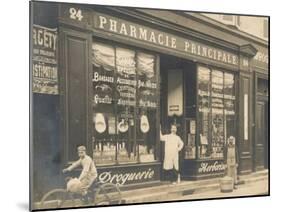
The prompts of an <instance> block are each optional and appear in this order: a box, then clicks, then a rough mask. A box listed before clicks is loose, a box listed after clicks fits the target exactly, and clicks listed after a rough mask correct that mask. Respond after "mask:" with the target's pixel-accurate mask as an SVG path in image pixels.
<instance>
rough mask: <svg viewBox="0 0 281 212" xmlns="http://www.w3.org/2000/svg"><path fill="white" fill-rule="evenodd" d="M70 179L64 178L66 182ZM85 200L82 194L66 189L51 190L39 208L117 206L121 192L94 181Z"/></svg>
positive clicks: (107, 184) (120, 199)
mask: <svg viewBox="0 0 281 212" xmlns="http://www.w3.org/2000/svg"><path fill="white" fill-rule="evenodd" d="M70 179H72V178H71V177H67V178H65V181H66V182H68V181H69V180H70ZM86 198H87V200H88V203H86V204H85V203H84V199H85V197H84V196H82V194H77V193H72V192H69V191H67V190H66V189H61V188H57V189H53V190H51V191H49V192H47V193H46V194H45V195H44V196H43V197H42V199H41V201H40V208H42V209H44V208H67V207H78V206H101V205H118V204H120V203H121V201H122V195H121V191H120V189H119V186H118V185H115V184H113V183H102V182H99V181H95V182H94V183H93V184H92V185H91V187H90V188H89V189H88V192H87V195H86Z"/></svg>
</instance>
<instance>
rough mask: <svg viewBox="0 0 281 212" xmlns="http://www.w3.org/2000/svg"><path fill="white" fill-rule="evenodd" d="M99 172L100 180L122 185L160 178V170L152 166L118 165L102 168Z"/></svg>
mask: <svg viewBox="0 0 281 212" xmlns="http://www.w3.org/2000/svg"><path fill="white" fill-rule="evenodd" d="M98 172H99V175H98V178H99V181H100V182H102V183H113V184H117V185H120V186H123V185H128V184H137V183H144V182H149V181H155V180H159V170H157V169H156V168H155V167H152V166H150V167H147V166H144V167H134V168H130V167H125V168H118V167H117V168H112V169H107V170H101V171H98Z"/></svg>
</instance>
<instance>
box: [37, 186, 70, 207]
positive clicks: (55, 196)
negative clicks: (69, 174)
mask: <svg viewBox="0 0 281 212" xmlns="http://www.w3.org/2000/svg"><path fill="white" fill-rule="evenodd" d="M65 207H75V202H74V199H73V198H72V196H71V195H69V193H68V192H67V191H66V190H65V189H54V190H51V191H49V192H48V193H46V194H45V195H44V196H43V198H42V199H41V201H40V208H41V209H45V208H53V209H54V208H65Z"/></svg>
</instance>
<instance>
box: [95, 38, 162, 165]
mask: <svg viewBox="0 0 281 212" xmlns="http://www.w3.org/2000/svg"><path fill="white" fill-rule="evenodd" d="M93 43H100V44H104V45H108V46H111V47H112V48H114V52H115V59H114V60H115V67H114V87H115V89H114V97H113V103H114V113H113V114H112V115H113V116H114V117H115V134H114V141H113V142H114V144H115V149H116V151H115V160H114V161H113V162H112V163H110V164H96V165H97V166H100V167H102V166H112V165H121V164H122V165H125V164H146V163H154V162H159V161H160V158H159V150H158V149H157V148H159V144H158V143H159V142H160V140H159V135H158V134H159V133H158V134H157V132H158V131H159V126H160V118H159V114H160V95H159V93H160V76H159V74H160V70H159V60H160V57H159V55H158V54H157V53H155V52H151V51H148V50H144V49H141V48H137V47H134V46H129V45H125V44H122V43H118V42H114V41H108V40H105V39H101V38H96V37H93V38H92V44H93ZM117 48H124V49H127V50H130V51H134V52H135V62H136V64H135V68H136V81H137V86H136V105H135V106H134V118H133V120H134V135H133V139H132V140H133V143H134V144H133V146H134V148H135V151H136V161H135V162H121V161H118V149H117V145H118V143H119V141H120V139H119V138H118V132H117V131H118V130H117V124H118V120H117V119H118V111H117V107H118V105H117V97H116V85H117V82H116V74H117V71H116V69H117V67H116V58H117V56H116V49H117ZM91 52H92V47H91ZM139 53H144V54H149V55H152V56H153V57H154V67H153V69H154V73H155V82H156V84H157V88H156V90H155V93H156V95H157V99H156V102H157V106H156V108H150V107H148V108H146V110H148V111H149V110H155V117H156V126H155V133H156V135H155V137H156V141H155V143H154V144H153V146H154V152H153V156H154V160H153V161H149V162H141V161H140V152H139V145H140V144H139V143H138V139H137V132H136V131H137V129H136V127H137V126H138V124H137V121H139V120H140V117H138V116H139V115H138V114H137V112H138V111H139V109H141V108H142V107H140V106H139V103H138V101H139V88H138V73H137V55H138V54H139ZM91 64H92V62H91ZM91 71H92V72H93V67H92V69H91ZM90 89H93V83H91V84H90ZM90 101H91V99H90ZM90 106H91V107H93V106H92V104H91V102H90ZM92 110H93V112H92V113H93V114H95V113H96V112H97V113H98V111H96V112H95V111H94V108H93V109H92ZM151 126H153V124H152V123H150V128H151ZM92 137H93V138H94V137H95V132H94V130H93V131H92ZM92 143H93V141H92ZM92 150H94V148H92ZM93 159H94V160H95V158H94V157H93Z"/></svg>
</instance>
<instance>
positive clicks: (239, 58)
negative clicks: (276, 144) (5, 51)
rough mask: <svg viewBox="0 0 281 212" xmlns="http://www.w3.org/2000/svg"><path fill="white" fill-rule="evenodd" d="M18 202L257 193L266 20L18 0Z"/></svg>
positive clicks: (264, 147)
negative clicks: (25, 175)
mask: <svg viewBox="0 0 281 212" xmlns="http://www.w3.org/2000/svg"><path fill="white" fill-rule="evenodd" d="M29 3H30V4H29V6H30V8H29V13H30V21H29V24H30V26H29V27H30V28H29V31H30V32H29V33H30V38H29V39H30V41H29V47H30V52H29V53H30V55H29V58H30V61H29V62H30V73H29V74H30V170H29V171H30V203H29V204H30V210H32V211H36V210H46V209H73V208H83V207H84V208H85V207H103V206H122V205H133V204H147V203H164V202H165V203H167V202H177V201H192V200H202V201H204V200H209V199H222V198H223V199H224V198H240V197H256V196H269V195H270V192H269V190H270V188H269V185H270V184H269V174H270V169H269V167H270V161H269V151H270V136H269V113H270V110H269V108H270V107H269V104H270V102H269V97H270V92H269V82H270V77H269V59H270V58H269V25H270V17H269V16H265V15H252V14H230V13H218V12H215V11H214V12H204V11H202V12H199V11H184V10H172V9H162V8H161V7H160V6H161V5H159V8H154V9H152V8H145V7H128V6H110V5H95V4H81V3H61V2H60V3H59V2H43V1H30V2H29Z"/></svg>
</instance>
